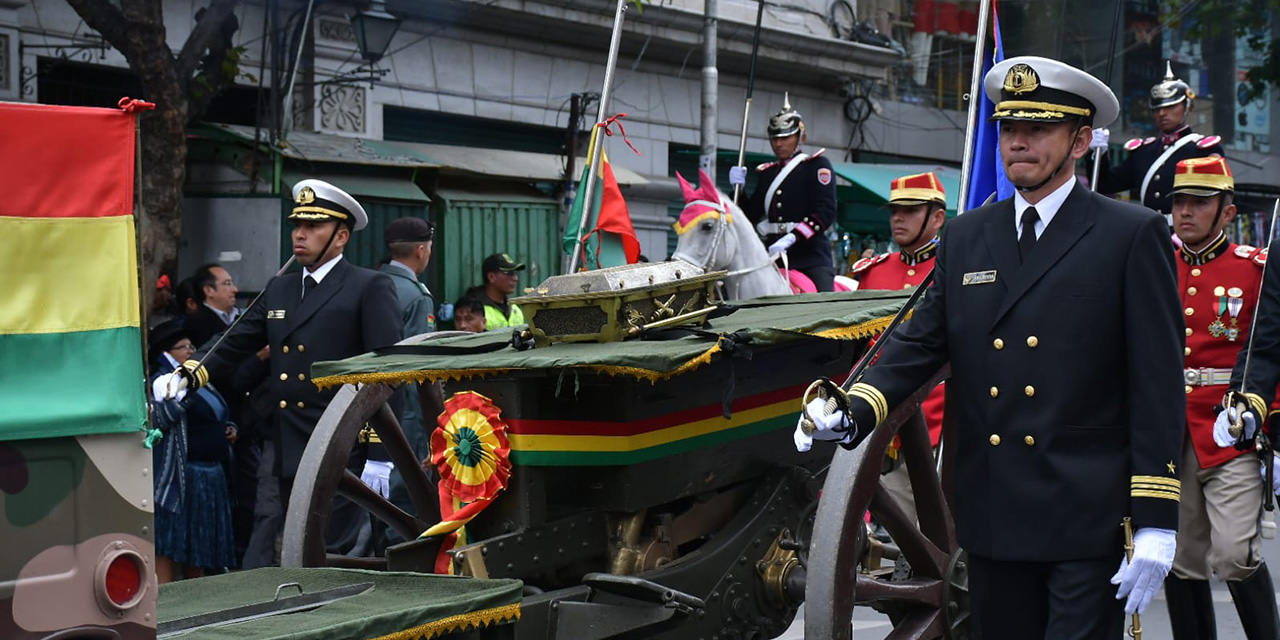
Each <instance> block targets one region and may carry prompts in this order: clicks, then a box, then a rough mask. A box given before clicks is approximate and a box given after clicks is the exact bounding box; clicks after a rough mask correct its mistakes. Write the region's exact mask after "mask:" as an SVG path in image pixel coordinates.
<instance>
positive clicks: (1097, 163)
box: [1089, 2, 1124, 191]
mask: <svg viewBox="0 0 1280 640" xmlns="http://www.w3.org/2000/svg"><path fill="white" fill-rule="evenodd" d="M1123 10H1124V3H1123V2H1117V3H1116V12H1115V13H1114V14H1113V15H1112V16H1111V46H1110V50H1109V51H1108V52H1107V82H1106V85H1107V88H1111V68H1112V67H1114V66H1115V64H1116V40H1117V39H1119V38H1120V34H1119V33H1117V32H1118V31H1119V30H1120V12H1121V11H1123ZM1101 170H1102V149H1094V150H1093V173H1092V174H1091V175H1090V178H1089V189H1091V190H1093V191H1097V190H1098V174H1099V173H1101Z"/></svg>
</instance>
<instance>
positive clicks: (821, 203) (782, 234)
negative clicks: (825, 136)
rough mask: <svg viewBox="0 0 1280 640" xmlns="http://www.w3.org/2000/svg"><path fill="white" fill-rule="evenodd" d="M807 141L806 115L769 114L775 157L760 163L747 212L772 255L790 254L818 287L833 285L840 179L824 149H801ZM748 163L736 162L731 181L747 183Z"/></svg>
mask: <svg viewBox="0 0 1280 640" xmlns="http://www.w3.org/2000/svg"><path fill="white" fill-rule="evenodd" d="M804 142H805V131H804V120H803V119H802V118H801V117H800V113H799V112H797V111H796V110H795V109H792V108H791V101H790V99H789V98H787V99H784V100H783V104H782V110H781V111H779V112H778V113H776V114H774V116H773V117H772V118H769V144H770V145H771V146H772V147H773V154H774V155H775V156H777V158H778V160H777V161H776V162H768V163H765V164H762V165H760V166H758V167H756V171H757V172H758V173H759V175H758V176H756V190H755V192H754V193H752V194H751V199H750V200H749V201H748V202H747V206H746V212H747V217H748V218H750V219H751V222H752V224H754V225H756V231H757V232H758V233H759V234H760V237H761V238H762V239H764V243H765V246H767V247H768V248H769V257H770V258H777V257H778V256H780V255H782V253H783V252H786V254H787V263H788V265H789V267H790V268H791V269H795V270H796V271H799V272H801V273H803V274H805V275H806V276H808V277H809V279H810V280H813V284H814V286H815V287H817V289H818V291H831V290H832V288H833V287H834V281H835V275H836V270H835V265H834V263H833V262H832V259H831V240H830V239H828V238H827V236H826V233H825V232H826V230H827V229H828V228H829V227H830V226H831V225H832V224H834V223H835V220H836V180H835V173H834V172H833V171H832V169H831V161H830V160H828V159H827V158H825V157H824V156H823V155H822V152H823V151H825V149H820V150H818V151H817V152H815V153H813V154H812V155H810V154H808V153H805V152H803V151H801V150H800V145H802V144H804ZM746 179H747V170H746V167H732V168H731V169H730V170H729V182H730V183H731V184H736V185H739V186H744V185H745V184H746Z"/></svg>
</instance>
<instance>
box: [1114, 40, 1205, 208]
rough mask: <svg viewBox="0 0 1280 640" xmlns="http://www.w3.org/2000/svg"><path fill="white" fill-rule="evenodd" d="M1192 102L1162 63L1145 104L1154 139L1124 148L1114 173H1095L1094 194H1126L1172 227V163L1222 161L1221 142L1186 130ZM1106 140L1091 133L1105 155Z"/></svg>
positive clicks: (1182, 84) (1184, 87) (1135, 141)
mask: <svg viewBox="0 0 1280 640" xmlns="http://www.w3.org/2000/svg"><path fill="white" fill-rule="evenodd" d="M1195 98H1196V92H1195V91H1193V90H1192V89H1191V86H1190V85H1188V84H1187V83H1185V82H1183V81H1182V80H1179V79H1178V78H1177V77H1175V76H1174V75H1173V66H1172V65H1171V64H1170V63H1168V62H1166V63H1165V76H1164V80H1163V81H1161V82H1160V83H1158V84H1156V85H1155V86H1153V87H1151V99H1150V103H1149V104H1150V106H1151V115H1152V116H1153V117H1154V118H1155V121H1156V127H1157V128H1159V129H1160V135H1158V136H1152V137H1148V138H1134V139H1132V140H1130V141H1128V142H1126V143H1125V144H1124V148H1125V149H1126V150H1128V151H1129V157H1127V158H1125V159H1124V161H1123V162H1121V163H1120V164H1118V165H1116V166H1115V167H1110V168H1107V167H1106V165H1104V167H1103V170H1102V171H1100V172H1099V173H1098V193H1118V192H1121V191H1128V192H1129V199H1130V201H1131V202H1141V203H1142V204H1143V205H1144V206H1146V207H1147V208H1149V209H1152V210H1154V211H1159V212H1160V213H1162V214H1164V216H1165V219H1166V220H1168V221H1169V226H1170V227H1172V226H1173V218H1172V214H1173V175H1174V173H1175V172H1176V168H1177V166H1178V163H1179V162H1181V161H1183V160H1186V159H1187V158H1204V157H1207V156H1214V155H1217V156H1221V155H1224V153H1223V150H1222V138H1220V137H1218V136H1205V135H1201V134H1198V133H1195V132H1193V131H1191V125H1189V124H1187V116H1188V115H1189V114H1190V113H1191V110H1192V109H1193V108H1195ZM1109 137H1110V134H1109V133H1108V132H1107V130H1106V129H1103V128H1099V129H1094V142H1093V145H1094V146H1095V147H1098V148H1102V149H1105V148H1106V145H1107V140H1108V138H1109ZM1104 158H1105V156H1104ZM1104 162H1105V159H1104Z"/></svg>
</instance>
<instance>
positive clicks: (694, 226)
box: [671, 169, 791, 300]
mask: <svg viewBox="0 0 1280 640" xmlns="http://www.w3.org/2000/svg"><path fill="white" fill-rule="evenodd" d="M676 179H678V180H679V181H680V191H681V193H683V194H684V210H683V211H681V212H680V218H679V219H678V220H677V221H676V223H675V228H676V251H675V253H673V254H671V257H672V258H676V259H679V260H684V261H685V262H688V263H690V264H694V265H697V266H699V267H702V268H703V269H704V270H706V271H719V270H722V269H724V270H728V271H729V274H728V275H726V276H725V278H724V284H725V295H726V296H727V297H728V298H729V299H730V300H741V299H744V298H756V297H759V296H770V295H784V294H788V293H791V285H790V284H789V283H788V282H787V279H786V278H785V277H783V275H782V273H781V272H779V271H778V269H777V268H776V267H774V265H773V260H770V259H769V252H768V251H767V250H765V247H764V243H763V242H761V241H760V238H759V237H757V236H756V231H755V229H754V228H752V226H751V223H750V222H749V221H748V220H747V214H746V213H744V212H743V211H742V209H740V208H738V205H736V204H734V203H733V200H731V199H729V198H728V197H727V196H725V194H723V193H721V192H720V191H719V190H718V189H716V186H715V181H714V180H712V179H711V177H710V176H708V175H707V173H706V172H705V171H702V170H701V169H699V170H698V188H697V189H694V188H693V186H692V185H690V184H689V183H688V181H686V180H685V179H684V176H682V175H680V174H679V173H677V174H676Z"/></svg>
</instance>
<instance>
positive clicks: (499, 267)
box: [455, 253, 524, 331]
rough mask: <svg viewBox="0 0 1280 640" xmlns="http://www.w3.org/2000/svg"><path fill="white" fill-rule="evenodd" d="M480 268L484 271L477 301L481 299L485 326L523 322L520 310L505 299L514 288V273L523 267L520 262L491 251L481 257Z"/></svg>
mask: <svg viewBox="0 0 1280 640" xmlns="http://www.w3.org/2000/svg"><path fill="white" fill-rule="evenodd" d="M480 270H481V272H482V273H483V274H484V285H482V286H483V287H484V291H483V297H482V298H481V302H483V303H484V320H485V328H486V329H487V330H489V331H492V330H494V329H502V328H505V327H514V326H517V325H522V324H524V312H523V311H521V310H520V307H519V306H518V305H514V304H511V303H510V302H509V301H508V296H510V295H511V294H513V293H515V292H516V284H517V283H518V282H519V280H520V276H519V275H517V273H518V272H520V271H524V263H522V262H516V261H515V260H513V259H512V258H511V256H509V255H507V254H505V253H495V254H493V255H491V256H489V257H488V258H485V259H484V262H483V263H482V264H481V265H480ZM455 313H456V311H455Z"/></svg>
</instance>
